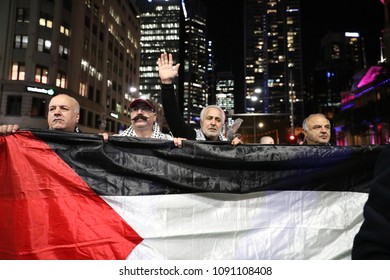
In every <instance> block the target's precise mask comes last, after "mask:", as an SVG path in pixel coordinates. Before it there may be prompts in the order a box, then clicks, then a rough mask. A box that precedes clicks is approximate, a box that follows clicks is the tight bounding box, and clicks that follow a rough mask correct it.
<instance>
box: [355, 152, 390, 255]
mask: <svg viewBox="0 0 390 280" xmlns="http://www.w3.org/2000/svg"><path fill="white" fill-rule="evenodd" d="M389 182H390V146H389V145H388V146H387V147H386V148H385V149H384V150H383V151H382V154H381V155H380V156H379V158H378V161H377V163H376V166H375V178H374V180H373V181H372V183H371V190H370V193H369V196H368V200H367V202H366V204H365V206H364V212H363V215H364V222H363V224H362V226H361V228H360V231H359V232H358V234H357V235H356V237H355V240H354V243H353V248H352V259H363V260H369V259H371V260H390V183H389Z"/></svg>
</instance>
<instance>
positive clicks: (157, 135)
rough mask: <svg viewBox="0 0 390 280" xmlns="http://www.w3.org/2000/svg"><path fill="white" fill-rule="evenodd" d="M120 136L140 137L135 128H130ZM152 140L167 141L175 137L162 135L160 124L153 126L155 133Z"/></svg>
mask: <svg viewBox="0 0 390 280" xmlns="http://www.w3.org/2000/svg"><path fill="white" fill-rule="evenodd" d="M119 136H128V137H139V136H138V135H137V134H136V133H135V131H134V128H133V126H130V127H129V128H127V129H126V130H124V131H122V132H121V133H120V134H119ZM151 138H156V139H165V140H173V137H172V136H171V135H169V134H165V133H162V132H161V130H160V126H159V125H158V123H156V122H155V123H154V124H153V133H152V136H151Z"/></svg>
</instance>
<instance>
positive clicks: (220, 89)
mask: <svg viewBox="0 0 390 280" xmlns="http://www.w3.org/2000/svg"><path fill="white" fill-rule="evenodd" d="M215 92H216V93H215V97H216V103H215V104H216V105H218V106H219V107H221V108H222V109H223V110H224V111H225V112H226V113H228V115H233V114H234V78H233V74H232V73H231V72H218V73H217V79H216V86H215Z"/></svg>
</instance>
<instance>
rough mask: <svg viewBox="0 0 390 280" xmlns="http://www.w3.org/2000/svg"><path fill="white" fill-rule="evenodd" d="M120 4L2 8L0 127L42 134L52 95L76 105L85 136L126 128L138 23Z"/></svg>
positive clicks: (19, 0) (134, 84)
mask: <svg viewBox="0 0 390 280" xmlns="http://www.w3.org/2000/svg"><path fill="white" fill-rule="evenodd" d="M137 16H138V11H137V8H136V7H135V6H134V4H133V3H132V2H131V1H125V0H85V1H76V0H39V1H38V0H31V1H29V0H16V1H11V0H3V1H1V2H0V24H1V26H2V29H1V30H0V66H1V67H0V83H1V87H0V123H2V124H4V123H7V124H9V123H10V124H14V123H16V124H19V125H20V126H21V127H36V128H46V127H47V122H46V116H47V104H48V100H49V99H50V98H51V96H52V95H55V94H58V93H67V94H69V95H71V96H73V97H74V98H76V99H77V100H78V102H79V103H80V106H81V109H80V129H81V130H82V131H83V132H98V131H108V132H111V133H118V132H119V131H120V130H121V129H124V128H125V127H126V126H128V125H130V123H131V120H130V112H129V111H128V109H127V106H128V104H129V102H130V101H131V100H132V99H133V98H134V97H135V96H136V95H137V89H138V88H139V84H138V83H139V60H140V43H139V40H140V23H139V19H138V17H137Z"/></svg>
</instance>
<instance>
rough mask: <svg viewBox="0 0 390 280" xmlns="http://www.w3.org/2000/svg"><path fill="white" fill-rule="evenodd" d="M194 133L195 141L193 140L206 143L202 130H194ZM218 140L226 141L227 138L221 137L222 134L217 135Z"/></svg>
mask: <svg viewBox="0 0 390 280" xmlns="http://www.w3.org/2000/svg"><path fill="white" fill-rule="evenodd" d="M195 132H196V139H195V140H200V141H206V136H205V135H204V134H203V132H202V130H200V129H195ZM218 139H219V140H220V141H227V138H226V137H225V136H223V134H222V133H221V134H219V136H218Z"/></svg>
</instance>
